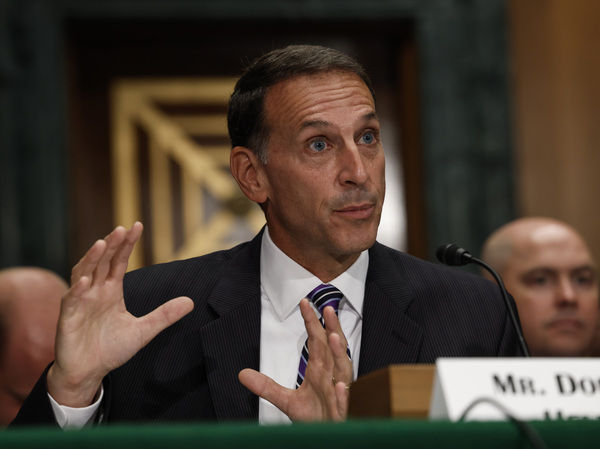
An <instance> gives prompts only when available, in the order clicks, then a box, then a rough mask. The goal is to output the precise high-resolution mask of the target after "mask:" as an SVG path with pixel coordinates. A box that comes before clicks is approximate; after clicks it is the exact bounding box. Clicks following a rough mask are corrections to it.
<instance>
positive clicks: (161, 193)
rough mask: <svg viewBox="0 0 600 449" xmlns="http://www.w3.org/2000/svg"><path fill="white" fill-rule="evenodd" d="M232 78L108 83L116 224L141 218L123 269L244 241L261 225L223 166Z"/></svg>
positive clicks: (258, 213) (226, 157)
mask: <svg viewBox="0 0 600 449" xmlns="http://www.w3.org/2000/svg"><path fill="white" fill-rule="evenodd" d="M235 81H236V79H234V78H196V79H134V80H132V79H121V80H117V81H115V82H114V84H113V85H112V86H111V107H112V167H113V195H114V205H115V214H114V220H115V224H122V225H125V226H131V224H132V223H133V222H134V221H136V220H140V221H142V223H143V224H144V235H143V237H142V240H141V242H140V243H138V244H137V245H136V248H135V250H134V253H133V254H132V256H131V258H130V262H129V269H135V268H139V267H142V266H145V265H149V264H154V263H161V262H167V261H170V260H174V259H182V258H188V257H194V256H198V255H201V254H206V253H209V252H212V251H216V250H219V249H224V248H229V247H231V246H232V245H235V244H237V243H240V242H242V241H246V240H248V239H249V238H251V237H253V236H254V235H255V234H256V232H258V230H259V229H260V228H261V227H262V226H263V225H264V223H265V219H264V215H263V213H262V211H261V210H260V208H259V207H258V205H256V204H254V203H252V202H251V201H249V200H248V199H247V198H246V197H245V196H244V195H243V194H242V192H241V190H240V189H239V187H238V186H237V184H236V182H235V180H234V179H233V177H232V176H231V173H230V171H229V154H230V148H231V146H230V142H229V137H228V133H227V120H226V117H227V104H228V101H229V96H230V95H231V92H232V91H233V86H234V84H235Z"/></svg>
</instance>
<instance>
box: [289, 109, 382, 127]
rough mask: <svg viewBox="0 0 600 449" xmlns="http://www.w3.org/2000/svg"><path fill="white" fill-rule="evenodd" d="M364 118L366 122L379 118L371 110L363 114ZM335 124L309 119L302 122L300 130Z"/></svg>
mask: <svg viewBox="0 0 600 449" xmlns="http://www.w3.org/2000/svg"><path fill="white" fill-rule="evenodd" d="M362 120H363V121H364V122H368V121H370V120H379V117H378V116H377V113H376V112H369V113H368V114H365V115H363V116H362ZM332 125H333V124H332V123H331V122H329V121H327V120H307V121H305V122H302V123H301V124H300V130H303V129H306V128H327V127H328V126H332Z"/></svg>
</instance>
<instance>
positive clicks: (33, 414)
mask: <svg viewBox="0 0 600 449" xmlns="http://www.w3.org/2000/svg"><path fill="white" fill-rule="evenodd" d="M48 368H50V366H48ZM48 368H46V369H45V370H44V373H43V374H42V376H41V377H40V378H39V380H38V381H37V383H36V384H35V386H34V387H33V390H31V393H29V396H27V399H25V402H24V403H23V405H22V406H21V409H20V410H19V413H18V414H17V416H16V417H15V419H14V420H13V421H12V422H11V423H10V427H19V426H51V427H57V428H60V427H59V425H58V423H57V422H56V419H55V418H54V412H53V410H52V405H51V404H50V399H49V398H48V388H47V386H46V375H47V373H48Z"/></svg>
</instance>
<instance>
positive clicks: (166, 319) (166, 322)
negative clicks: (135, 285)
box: [138, 296, 194, 350]
mask: <svg viewBox="0 0 600 449" xmlns="http://www.w3.org/2000/svg"><path fill="white" fill-rule="evenodd" d="M193 309H194V301H192V300H191V299H190V298H188V297H187V296H180V297H179V298H174V299H171V300H170V301H168V302H166V303H164V304H163V305H162V306H160V307H158V308H157V309H155V310H153V311H152V312H150V313H149V314H147V315H145V316H143V317H142V318H140V320H141V324H140V344H141V346H140V348H139V349H142V347H144V346H145V345H146V344H147V343H148V342H149V341H150V340H152V339H153V338H154V337H156V336H157V335H158V334H159V333H160V332H162V331H163V330H164V329H166V328H167V327H169V326H170V325H171V324H173V323H175V322H176V321H178V320H180V319H181V318H183V317H184V316H185V315H187V314H188V313H190V312H191V311H192V310H193ZM139 349H138V350H139Z"/></svg>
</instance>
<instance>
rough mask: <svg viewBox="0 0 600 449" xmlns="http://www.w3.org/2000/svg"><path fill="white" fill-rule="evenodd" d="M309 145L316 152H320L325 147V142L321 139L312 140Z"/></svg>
mask: <svg viewBox="0 0 600 449" xmlns="http://www.w3.org/2000/svg"><path fill="white" fill-rule="evenodd" d="M309 147H310V148H311V149H313V150H315V151H317V152H321V151H323V150H325V149H326V148H327V142H325V141H324V140H323V139H318V140H313V141H312V142H311V143H310V145H309Z"/></svg>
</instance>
